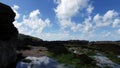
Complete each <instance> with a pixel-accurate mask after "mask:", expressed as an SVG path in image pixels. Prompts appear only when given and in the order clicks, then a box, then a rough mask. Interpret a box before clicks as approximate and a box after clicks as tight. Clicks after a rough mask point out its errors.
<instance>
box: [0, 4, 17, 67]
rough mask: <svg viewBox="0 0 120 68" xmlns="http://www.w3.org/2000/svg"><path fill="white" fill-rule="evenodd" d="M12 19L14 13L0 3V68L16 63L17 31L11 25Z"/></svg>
mask: <svg viewBox="0 0 120 68" xmlns="http://www.w3.org/2000/svg"><path fill="white" fill-rule="evenodd" d="M14 18H15V13H14V11H13V10H12V9H11V8H10V7H9V6H7V5H5V4H2V3H0V68H6V67H7V66H8V65H10V64H12V63H14V62H15V61H16V47H15V42H16V41H17V36H18V31H17V28H15V26H14V24H13V23H12V22H13V21H14ZM9 68H10V67H9ZM12 68H13V67H12Z"/></svg>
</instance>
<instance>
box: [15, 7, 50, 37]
mask: <svg viewBox="0 0 120 68" xmlns="http://www.w3.org/2000/svg"><path fill="white" fill-rule="evenodd" d="M14 9H17V10H18V9H19V8H18V7H17V5H16V6H14ZM17 10H16V12H17ZM17 14H19V13H18V12H17ZM39 15H40V11H39V10H38V9H36V10H34V11H32V12H30V13H29V15H24V16H23V19H22V21H21V22H18V21H17V20H16V21H14V25H15V26H16V27H17V28H18V30H19V33H23V34H27V35H32V36H35V35H37V34H41V33H42V31H43V30H44V29H45V28H46V27H49V26H50V24H51V23H50V22H51V21H50V20H49V19H48V18H47V19H45V20H43V19H41V18H40V17H39ZM18 18H19V17H18Z"/></svg>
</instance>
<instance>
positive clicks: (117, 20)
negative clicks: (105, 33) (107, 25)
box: [112, 19, 120, 28]
mask: <svg viewBox="0 0 120 68" xmlns="http://www.w3.org/2000/svg"><path fill="white" fill-rule="evenodd" d="M118 25H119V26H120V19H115V20H114V22H113V25H112V27H113V28H115V27H116V26H118Z"/></svg>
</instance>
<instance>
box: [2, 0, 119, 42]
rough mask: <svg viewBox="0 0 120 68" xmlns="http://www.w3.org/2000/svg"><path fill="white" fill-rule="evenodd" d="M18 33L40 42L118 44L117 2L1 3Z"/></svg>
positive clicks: (32, 0) (35, 0) (17, 0)
mask: <svg viewBox="0 0 120 68" xmlns="http://www.w3.org/2000/svg"><path fill="white" fill-rule="evenodd" d="M0 2H2V3H4V4H7V5H9V6H11V8H12V9H13V10H14V12H15V13H16V17H15V21H14V25H15V26H16V27H17V28H18V30H19V33H22V34H26V35H31V36H35V37H39V38H41V39H43V40H49V41H52V40H90V41H104V40H108V41H116V40H120V8H119V6H120V4H119V3H120V0H0Z"/></svg>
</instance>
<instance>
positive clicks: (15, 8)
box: [12, 5, 20, 19]
mask: <svg viewBox="0 0 120 68" xmlns="http://www.w3.org/2000/svg"><path fill="white" fill-rule="evenodd" d="M19 8H20V7H19V6H18V5H14V6H13V7H12V9H13V11H14V12H15V13H16V17H15V19H18V18H19V17H20V14H19V13H18V11H17V10H18V9H19Z"/></svg>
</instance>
